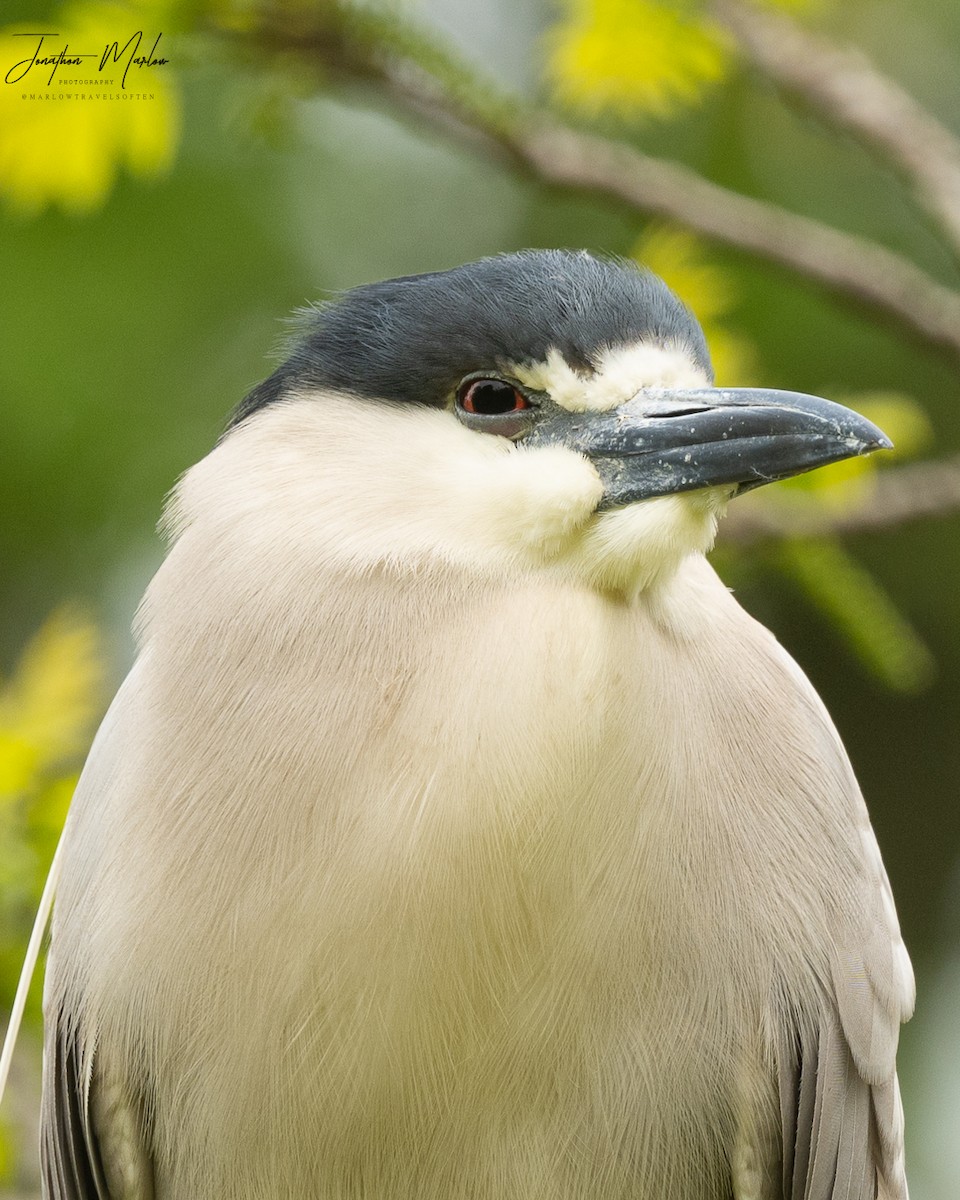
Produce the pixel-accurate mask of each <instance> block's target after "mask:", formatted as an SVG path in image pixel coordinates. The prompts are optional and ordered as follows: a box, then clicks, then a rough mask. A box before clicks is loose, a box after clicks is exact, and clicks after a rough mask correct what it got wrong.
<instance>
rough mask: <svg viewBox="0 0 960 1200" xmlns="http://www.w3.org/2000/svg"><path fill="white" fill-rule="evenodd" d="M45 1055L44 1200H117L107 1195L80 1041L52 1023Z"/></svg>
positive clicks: (56, 1023) (41, 1129)
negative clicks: (82, 1072)
mask: <svg viewBox="0 0 960 1200" xmlns="http://www.w3.org/2000/svg"><path fill="white" fill-rule="evenodd" d="M50 1024H51V1023H50V1022H48V1032H47V1037H46V1046H45V1055H44V1068H43V1069H44V1088H43V1109H42V1113H41V1125H40V1163H41V1173H42V1179H43V1196H44V1198H45V1200H117V1198H116V1197H111V1195H110V1192H109V1191H108V1190H107V1186H106V1183H105V1181H104V1175H103V1164H102V1162H101V1159H100V1149H99V1146H98V1144H97V1139H96V1137H95V1135H94V1132H93V1127H92V1122H91V1119H90V1083H89V1081H88V1080H85V1079H83V1077H82V1074H81V1071H80V1070H79V1049H78V1046H77V1039H76V1036H75V1035H74V1034H73V1033H71V1032H69V1031H68V1030H66V1028H65V1026H64V1023H63V1022H62V1021H61V1020H57V1021H55V1022H52V1028H50V1027H49V1026H50Z"/></svg>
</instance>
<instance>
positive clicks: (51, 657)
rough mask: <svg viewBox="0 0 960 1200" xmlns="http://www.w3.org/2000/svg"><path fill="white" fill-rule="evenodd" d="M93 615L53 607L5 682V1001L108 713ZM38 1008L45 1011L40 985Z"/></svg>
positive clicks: (0, 829)
mask: <svg viewBox="0 0 960 1200" xmlns="http://www.w3.org/2000/svg"><path fill="white" fill-rule="evenodd" d="M101 653H102V650H101V646H100V639H99V635H98V633H97V630H96V628H95V627H94V625H93V624H92V622H91V621H90V620H89V619H88V618H86V617H84V616H82V615H80V614H79V613H76V612H72V611H70V610H68V609H63V610H61V611H59V612H57V613H54V614H53V616H52V617H50V618H49V620H48V621H47V622H46V623H45V624H44V625H43V627H42V628H41V629H40V630H39V631H38V633H37V634H36V635H35V636H34V638H33V639H32V640H31V642H30V643H29V645H28V646H27V647H26V649H25V650H24V652H23V655H22V656H21V658H20V661H19V663H18V665H17V668H16V670H15V672H14V674H13V675H12V676H11V678H10V679H9V680H7V681H6V682H5V683H4V684H3V685H2V688H0V845H2V846H3V851H4V852H3V854H2V855H0V1007H3V1008H9V1006H10V1004H11V1003H12V1000H13V993H14V990H15V988H16V983H17V978H18V976H19V973H20V965H21V963H22V960H23V951H24V947H25V945H26V942H27V937H28V936H29V932H30V928H31V926H32V924H33V918H34V914H35V912H36V908H37V903H38V902H39V899H40V893H41V891H42V890H43V884H44V881H45V880H46V876H47V869H48V867H49V865H50V861H51V859H52V858H53V852H54V850H55V848H56V844H57V839H58V838H59V836H60V830H61V828H62V827H63V822H64V818H65V817H66V813H67V807H68V805H69V803H70V797H71V796H72V795H73V789H74V786H75V784H76V780H77V771H78V766H79V761H80V759H81V758H82V756H83V753H84V752H85V750H86V747H87V745H88V744H89V739H90V735H91V733H92V730H93V726H94V724H95V722H96V720H97V718H98V717H99V715H100V712H101V707H102V692H103V667H102V662H101ZM34 995H35V1000H34V1007H33V1008H32V1009H31V1010H30V1012H29V1015H30V1016H31V1017H32V1018H33V1019H35V1020H36V1019H37V1018H38V1017H39V1012H38V1008H37V1002H36V990H35V993H34Z"/></svg>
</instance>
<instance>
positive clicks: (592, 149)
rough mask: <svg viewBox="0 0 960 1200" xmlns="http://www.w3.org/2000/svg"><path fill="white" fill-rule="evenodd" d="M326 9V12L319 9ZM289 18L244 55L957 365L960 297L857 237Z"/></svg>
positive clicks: (403, 37)
mask: <svg viewBox="0 0 960 1200" xmlns="http://www.w3.org/2000/svg"><path fill="white" fill-rule="evenodd" d="M328 11H329V10H328ZM305 19H306V17H305V15H304V13H300V14H299V16H298V21H299V22H300V23H299V24H297V25H295V26H291V25H290V23H289V14H288V13H280V12H279V11H268V12H266V13H261V20H262V22H263V23H262V24H261V25H260V26H259V27H258V28H256V29H255V30H253V31H251V32H250V33H246V34H243V35H234V34H230V33H226V34H225V31H220V36H221V37H222V36H228V37H232V38H234V39H237V37H238V36H239V38H240V39H241V40H242V42H243V43H244V44H245V45H247V46H248V47H249V48H251V49H253V50H254V51H255V52H259V53H261V54H262V53H263V52H264V51H266V52H267V53H268V54H275V55H277V56H278V57H280V59H281V61H282V60H283V59H288V58H289V57H290V56H291V55H293V56H295V57H296V58H297V59H298V60H300V61H301V62H306V63H307V64H308V65H310V66H312V67H313V68H314V69H317V68H320V69H321V70H323V71H324V72H325V73H329V74H332V75H334V76H336V77H338V78H340V79H341V80H345V81H350V82H357V83H361V84H363V85H366V86H367V87H371V88H373V89H374V90H375V91H379V92H380V93H382V94H384V95H385V96H386V97H388V98H389V99H390V100H391V101H393V102H394V103H395V104H396V105H398V106H399V108H401V109H402V110H405V111H406V112H407V113H408V114H411V115H413V116H415V117H416V118H418V119H419V120H421V121H424V122H426V123H427V124H428V125H429V126H430V127H432V128H434V129H437V130H439V131H440V132H442V133H443V134H444V135H446V136H447V137H450V138H453V139H454V140H455V141H458V142H460V143H462V144H463V143H465V144H466V145H468V146H470V147H471V148H472V149H479V150H481V151H483V152H484V153H487V154H489V155H492V156H494V157H497V158H499V159H501V160H503V161H507V162H508V163H510V164H511V165H512V166H513V167H514V168H515V169H521V170H523V171H524V172H526V173H527V174H528V175H530V176H531V177H532V178H534V179H536V180H538V181H540V182H543V183H547V184H550V185H553V186H557V187H562V188H565V189H570V190H574V191H579V192H584V193H587V194H590V195H593V196H597V197H601V198H604V199H607V200H612V201H615V202H617V203H619V204H622V205H624V206H626V207H627V208H628V209H630V210H632V211H633V212H636V213H642V214H644V215H656V216H660V217H666V218H669V219H670V220H672V221H677V222H679V223H680V224H682V225H685V226H687V227H688V228H690V229H693V230H696V231H697V232H698V233H700V234H703V235H704V236H706V237H708V238H710V239H712V240H714V241H717V242H722V243H725V244H726V245H729V246H734V247H736V248H737V249H739V250H743V251H745V252H747V253H749V254H753V255H756V256H757V257H758V258H761V259H765V260H767V261H768V262H772V263H776V264H777V265H779V266H782V267H785V268H787V269H789V270H792V271H795V272H797V273H798V274H799V275H801V276H802V277H805V278H807V279H812V280H815V281H816V282H818V283H820V284H821V285H822V286H823V287H825V288H826V289H827V290H828V291H830V292H832V293H833V294H835V295H838V296H841V297H844V298H846V299H848V300H853V301H855V302H857V303H858V304H860V305H863V306H867V307H869V308H871V309H873V310H874V311H875V312H877V313H880V314H882V315H883V316H885V317H887V318H888V319H892V320H893V321H894V322H896V323H897V324H898V325H899V326H900V327H901V329H903V330H906V331H908V332H909V333H912V334H913V335H914V336H916V337H919V338H920V339H922V340H923V341H925V342H927V343H930V344H932V345H935V346H938V347H940V348H945V349H947V350H948V351H949V352H951V353H952V354H953V355H954V356H955V357H958V358H960V293H958V292H956V291H954V290H952V289H951V288H948V287H946V286H944V285H943V284H941V283H939V282H938V281H937V280H935V279H933V278H932V277H931V276H929V275H928V274H926V272H924V271H922V270H921V269H920V268H919V267H917V266H915V265H914V264H913V263H911V262H910V261H909V260H908V259H906V258H904V257H902V256H901V255H899V254H896V253H895V252H894V251H892V250H888V249H886V248H885V247H883V246H880V245H878V244H877V243H875V242H872V241H869V240H868V239H865V238H861V237H857V236H856V235H854V234H849V233H844V232H842V231H840V230H838V229H834V228H833V227H831V226H829V225H826V224H824V223H822V222H820V221H816V220H813V219H812V218H810V217H803V216H799V215H797V214H795V213H791V212H789V211H788V210H786V209H783V208H780V207H778V206H776V205H773V204H769V203H767V202H765V201H762V200H755V199H753V198H751V197H749V196H744V195H741V194H740V193H738V192H734V191H731V190H730V189H728V188H724V187H721V186H720V185H719V184H716V183H712V182H710V181H709V180H708V179H705V178H704V177H703V176H701V175H698V174H697V173H696V172H695V171H693V170H691V169H690V168H689V167H685V166H682V165H680V164H678V163H673V162H666V161H664V160H662V159H658V158H653V157H651V156H650V155H647V154H644V153H642V152H641V151H639V150H636V149H634V148H633V147H632V146H630V145H627V144H626V143H623V142H616V141H610V140H607V139H605V138H602V137H598V136H595V135H593V134H589V133H585V132H582V131H580V130H577V129H574V128H572V127H571V126H569V125H565V124H563V123H562V122H561V121H559V120H558V119H557V118H556V117H555V116H553V115H552V114H550V113H548V112H544V111H538V110H535V109H531V108H526V107H524V106H523V105H522V104H521V103H520V102H519V101H517V100H515V99H513V98H510V97H505V96H503V95H500V94H498V93H496V92H495V91H494V90H493V89H492V88H491V86H490V85H489V84H488V83H487V82H486V81H485V80H481V79H478V78H477V77H476V75H475V74H474V72H473V71H472V70H471V68H470V67H469V66H468V65H467V64H465V63H463V62H460V61H457V60H455V59H454V58H452V57H451V56H450V55H449V53H447V52H446V51H445V50H442V49H440V48H438V47H437V46H436V45H435V44H434V43H432V42H430V41H429V40H427V39H426V38H424V37H423V36H422V35H420V34H418V33H417V32H416V31H414V30H411V29H410V27H409V26H396V25H393V26H391V27H390V28H389V30H388V31H387V32H386V33H384V32H383V31H378V30H377V29H375V28H372V27H371V25H370V19H369V18H365V20H366V21H367V24H366V25H365V26H364V28H363V30H362V31H361V33H360V34H359V35H358V34H357V33H356V32H355V31H354V30H352V29H351V28H350V26H349V25H346V24H341V25H340V26H338V27H336V28H335V29H334V30H333V31H331V27H330V24H329V18H328V19H327V24H325V25H323V26H322V27H311V26H310V25H304V24H303V23H302V22H303V21H304V20H305Z"/></svg>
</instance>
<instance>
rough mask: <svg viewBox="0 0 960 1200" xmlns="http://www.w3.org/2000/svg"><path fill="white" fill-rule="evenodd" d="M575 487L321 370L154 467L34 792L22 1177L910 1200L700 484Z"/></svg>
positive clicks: (846, 848) (849, 835)
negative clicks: (91, 686)
mask: <svg viewBox="0 0 960 1200" xmlns="http://www.w3.org/2000/svg"><path fill="white" fill-rule="evenodd" d="M398 446H402V447H403V448H404V453H403V454H402V455H399V456H398V454H397V453H396V448H397V447H398ZM541 453H542V454H546V453H547V452H541ZM595 506H596V490H595V476H593V474H592V471H591V468H589V467H588V465H587V464H585V463H584V461H583V460H582V459H580V458H579V456H577V455H574V454H571V453H569V452H565V451H556V452H552V453H551V456H550V460H549V463H547V462H546V460H545V459H543V458H535V456H534V455H533V454H532V453H531V454H527V453H525V452H524V450H523V449H522V447H514V446H510V445H509V444H506V443H503V441H502V439H489V438H488V439H484V438H482V437H479V436H477V435H473V434H470V433H469V432H467V431H465V430H463V429H461V428H460V427H459V426H456V425H455V423H453V422H452V421H450V420H449V417H448V415H447V414H445V413H443V412H442V411H439V410H437V411H429V410H423V411H420V410H417V409H412V408H401V407H399V406H398V407H396V408H390V407H385V406H376V405H373V404H371V403H367V402H361V401H356V402H348V401H345V400H342V399H341V400H337V399H336V398H334V397H324V398H323V403H322V404H321V403H318V402H317V401H316V400H315V399H313V398H306V397H305V398H301V399H299V400H296V401H293V402H289V403H277V404H273V405H270V406H268V407H267V408H266V409H264V410H263V411H262V412H260V413H258V414H256V415H255V416H253V417H251V418H250V419H249V420H248V421H247V422H246V423H245V424H243V425H242V426H240V427H239V428H238V429H236V430H234V431H233V432H232V433H231V434H230V435H229V437H228V438H227V439H226V440H225V441H224V442H223V443H222V444H221V445H220V446H219V447H218V448H217V450H215V451H214V452H213V454H211V455H210V456H209V457H208V459H206V460H205V461H204V462H203V463H201V464H199V466H198V467H196V468H194V470H193V471H192V472H190V473H189V474H188V476H187V477H186V479H185V480H184V482H183V483H182V485H181V487H180V489H179V492H178V495H177V498H176V500H175V502H174V506H173V509H172V513H171V517H170V527H171V529H172V531H173V534H174V538H175V540H174V545H173V547H172V549H171V551H170V554H169V556H168V558H167V560H166V562H165V564H164V566H163V567H162V568H161V570H160V572H159V573H158V575H157V577H156V579H155V580H154V582H153V584H152V585H151V588H150V591H149V593H148V596H147V598H146V601H145V604H144V607H143V610H142V613H141V617H140V636H141V641H142V649H141V655H140V659H139V661H138V665H137V667H136V668H135V671H134V673H133V675H132V676H131V678H130V680H129V681H128V683H127V685H125V687H124V689H123V690H122V692H121V694H120V696H119V697H118V699H117V701H116V703H115V707H114V710H113V711H112V713H111V716H110V717H109V718H108V728H107V730H106V732H105V734H104V736H103V737H102V738H101V740H100V741H99V743H98V746H97V747H96V750H95V753H94V757H93V759H92V761H91V764H90V766H89V767H88V772H87V773H86V774H85V777H84V780H83V781H82V783H81V786H80V789H79V791H78V795H77V798H76V801H75V806H74V810H73V813H72V815H71V818H70V821H71V826H70V830H69V843H68V848H67V857H66V860H65V865H64V878H63V884H62V887H61V892H60V896H59V899H58V903H57V908H56V913H55V920H54V932H53V951H52V956H51V965H50V975H49V979H48V985H47V998H46V1004H47V1012H48V1020H49V1021H50V1023H51V1032H50V1035H49V1040H48V1051H47V1053H48V1066H47V1083H46V1091H47V1100H46V1107H45V1119H44V1120H45V1134H44V1137H45V1144H46V1145H47V1147H48V1149H47V1164H48V1165H47V1170H46V1185H45V1186H46V1195H47V1196H48V1197H49V1198H50V1200H104V1197H106V1196H107V1195H109V1200H150V1198H151V1196H153V1195H155V1196H156V1200H223V1198H224V1197H230V1198H231V1200H306V1198H308V1197H309V1198H314V1197H315V1198H317V1200H320V1198H322V1200H360V1198H361V1197H364V1198H365V1197H376V1198H377V1200H413V1198H414V1197H416V1198H417V1200H460V1198H462V1200H513V1198H517V1200H519V1198H520V1197H523V1198H524V1200H529V1198H531V1197H544V1198H545V1200H546V1198H547V1197H549V1200H583V1198H584V1197H587V1196H589V1197H591V1200H628V1198H629V1200H638V1198H640V1200H730V1198H731V1197H734V1200H754V1197H757V1198H758V1200H780V1198H781V1196H782V1197H783V1198H784V1200H905V1198H906V1185H905V1183H904V1182H903V1175H902V1153H901V1147H902V1136H901V1128H902V1124H901V1119H900V1115H899V1101H898V1099H897V1096H896V1084H895V1074H894V1061H893V1054H894V1050H895V1045H896V1031H897V1027H898V1024H899V1021H900V1020H901V1019H902V1018H903V1017H904V1016H905V1015H906V1014H907V1012H908V1010H909V1001H910V996H911V994H912V992H911V988H912V984H911V983H910V981H909V978H908V973H907V971H908V968H907V965H906V958H905V954H904V953H903V952H902V947H901V945H900V942H899V931H898V930H897V929H896V926H895V914H893V909H892V904H891V903H890V902H889V899H888V894H887V892H885V890H884V888H885V886H886V884H885V876H883V874H882V865H881V863H880V859H879V853H878V852H877V851H876V844H875V842H871V841H870V840H869V838H868V837H867V833H868V831H869V824H868V822H867V818H866V815H865V810H864V807H863V801H862V799H861V797H860V793H859V790H858V788H857V785H856V782H855V780H854V778H853V775H852V773H851V770H850V767H849V764H848V762H847V759H846V756H845V754H844V752H843V749H842V747H841V745H840V743H839V740H838V738H837V736H836V733H835V731H834V730H833V727H832V725H831V723H830V721H829V718H828V717H827V716H826V714H825V712H824V711H823V708H822V706H821V705H820V702H819V701H818V699H817V698H816V696H815V695H814V693H813V691H812V689H811V688H810V686H809V684H808V683H807V682H806V680H805V679H804V678H803V676H802V674H801V673H800V671H799V669H798V668H797V667H796V666H795V665H794V664H793V663H792V661H791V660H790V659H789V657H788V656H787V655H786V654H785V652H784V651H783V650H782V649H781V648H780V647H779V645H778V644H777V643H776V641H775V640H774V639H773V638H772V636H771V635H770V634H769V633H767V632H766V631H765V630H763V629H762V628H761V627H760V626H759V625H757V624H756V623H755V622H754V621H752V620H751V619H750V618H749V617H748V616H747V615H746V614H745V613H744V612H743V610H742V609H741V608H740V607H739V606H738V605H737V603H736V602H735V600H734V599H733V598H732V597H731V596H730V595H729V593H728V592H727V591H726V589H725V588H723V586H722V585H721V584H720V582H719V580H718V579H717V578H716V576H715V575H714V573H713V571H712V570H711V568H710V567H709V566H708V564H707V563H706V561H705V560H704V558H703V557H702V551H703V550H704V549H705V548H706V547H707V546H708V545H709V543H710V540H711V539H712V536H713V531H714V527H715V522H716V515H717V512H718V511H719V508H720V507H721V498H718V497H716V496H706V497H705V496H703V495H696V494H690V495H687V496H684V497H666V498H663V499H658V500H655V501H650V502H647V503H645V504H640V505H636V506H634V507H635V510H636V511H629V510H628V511H626V512H623V513H611V514H608V515H607V516H606V517H603V518H602V519H595V518H594V517H593V511H594V508H595ZM78 1034H79V1035H80V1036H81V1043H80V1044H82V1045H83V1046H84V1047H85V1048H88V1049H90V1048H92V1047H93V1044H94V1041H95V1045H96V1049H95V1051H93V1052H92V1058H89V1055H88V1058H89V1062H88V1060H86V1059H85V1060H84V1071H87V1070H88V1069H89V1073H90V1076H91V1084H90V1086H92V1094H93V1096H94V1097H95V1098H96V1097H97V1096H98V1095H100V1096H101V1099H100V1100H99V1101H97V1100H96V1099H95V1101H94V1102H93V1103H92V1105H91V1102H90V1095H91V1092H90V1090H89V1087H88V1085H87V1084H86V1082H85V1081H84V1079H83V1074H82V1073H81V1072H79V1071H78V1068H77V1061H78V1060H77V1051H76V1049H75V1048H72V1047H75V1045H76V1043H75V1041H73V1040H71V1037H73V1038H75V1037H77V1036H78ZM85 1052H86V1051H85ZM98 1089H100V1091H99V1093H98ZM91 1113H92V1126H93V1128H92V1132H91ZM98 1154H99V1155H102V1156H103V1157H104V1160H105V1161H104V1163H103V1168H102V1169H100V1168H99V1167H97V1165H96V1163H97V1156H98ZM85 1163H86V1166H85V1165H84V1164H85ZM131 1164H132V1165H131ZM85 1172H86V1173H85ZM104 1179H106V1180H109V1184H110V1188H109V1192H107V1191H104V1184H103V1180H104ZM781 1189H782V1190H781ZM884 1189H885V1190H884Z"/></svg>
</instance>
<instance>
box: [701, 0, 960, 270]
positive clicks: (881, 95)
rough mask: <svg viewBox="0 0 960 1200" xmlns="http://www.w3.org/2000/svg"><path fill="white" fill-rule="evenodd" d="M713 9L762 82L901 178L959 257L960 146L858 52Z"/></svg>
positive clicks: (786, 23)
mask: <svg viewBox="0 0 960 1200" xmlns="http://www.w3.org/2000/svg"><path fill="white" fill-rule="evenodd" d="M712 8H713V13H714V15H715V16H716V18H717V19H718V20H719V21H720V22H721V23H722V24H723V25H724V26H725V27H726V28H727V29H728V30H729V31H730V33H732V34H733V36H734V38H735V40H736V41H737V42H738V43H739V45H740V47H741V48H742V49H743V50H744V51H745V53H746V54H747V56H748V57H749V58H750V60H751V61H752V62H753V63H754V65H755V66H756V67H757V68H759V70H760V71H762V72H763V74H765V75H767V76H768V77H769V78H770V79H772V80H773V81H774V83H776V84H777V85H778V86H779V87H781V88H783V89H784V90H786V91H788V92H792V93H793V94H794V95H796V96H799V97H800V98H801V99H802V100H804V101H805V102H806V103H808V104H809V105H810V106H811V107H813V108H814V109H816V110H817V111H819V112H820V113H821V114H822V115H823V117H824V118H825V119H826V120H827V121H828V122H829V123H830V124H831V125H832V126H834V127H835V128H837V129H841V130H845V131H846V132H847V133H850V134H852V135H853V136H854V137H856V138H857V139H858V140H859V141H861V142H863V143H864V144H865V145H866V146H867V147H869V148H870V149H871V150H873V151H874V152H875V153H876V154H877V155H878V157H879V158H880V159H881V161H882V162H883V163H884V164H885V165H889V166H892V167H893V168H894V169H895V170H897V171H898V172H899V173H900V174H901V175H903V176H904V177H905V178H906V179H907V180H908V181H909V182H910V183H911V184H912V186H913V189H914V192H915V194H916V197H917V200H918V201H919V203H920V204H921V205H922V206H923V207H924V208H925V209H926V210H927V211H928V212H929V213H930V214H931V216H932V217H933V218H934V219H935V220H936V222H937V224H938V225H939V226H940V228H941V229H942V230H943V232H944V233H945V234H946V236H947V238H948V239H949V241H950V244H951V245H952V246H953V248H954V250H955V251H957V252H960V139H958V138H957V137H956V136H955V135H954V134H953V133H951V132H950V130H949V129H947V128H946V127H945V126H944V125H941V124H940V122H939V121H938V120H937V119H936V118H935V117H934V116H933V115H932V114H931V113H929V112H928V111H927V110H926V109H925V108H924V107H923V106H922V105H921V104H920V103H918V101H917V100H915V99H914V97H913V96H911V95H910V94H909V93H908V92H906V91H905V90H904V89H903V88H902V87H901V86H900V85H899V84H898V83H896V82H895V81H894V80H893V79H890V78H889V77H888V76H886V75H884V74H883V73H882V72H881V71H880V70H879V69H878V68H877V67H876V66H875V65H874V64H873V63H872V62H870V60H869V59H868V58H867V57H866V56H865V55H864V54H863V53H862V52H861V51H860V50H857V49H855V48H853V47H845V46H838V45H836V44H835V43H833V42H831V41H828V40H827V39H826V38H824V37H821V36H819V35H818V34H815V33H812V32H811V31H810V30H808V29H804V28H803V27H801V26H800V25H798V24H797V23H796V22H795V21H792V20H790V19H789V18H788V17H786V16H783V15H782V14H779V13H773V12H770V11H769V10H764V9H761V8H759V7H758V6H755V5H752V4H746V3H743V2H742V0H714V3H713V5H712Z"/></svg>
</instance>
